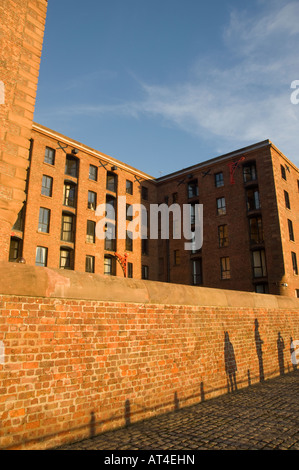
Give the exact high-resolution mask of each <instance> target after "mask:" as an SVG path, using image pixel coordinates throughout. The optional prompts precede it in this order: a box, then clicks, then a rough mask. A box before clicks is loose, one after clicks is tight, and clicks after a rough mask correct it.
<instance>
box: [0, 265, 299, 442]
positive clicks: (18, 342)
mask: <svg viewBox="0 0 299 470" xmlns="http://www.w3.org/2000/svg"><path fill="white" fill-rule="evenodd" d="M4 270H5V273H6V275H5V276H4ZM0 271H1V278H2V279H3V282H2V283H1V286H0V306H1V318H0V325H1V326H0V340H1V341H2V342H3V345H4V348H5V354H4V358H5V361H4V364H2V365H0V390H1V393H0V415H1V424H2V426H1V431H0V443H1V444H0V446H1V448H2V449H7V448H13V449H23V448H31V449H43V448H49V447H53V446H55V445H59V444H61V443H65V442H70V441H72V440H77V439H82V438H85V437H89V436H90V435H94V434H96V433H100V432H103V431H105V430H108V429H112V428H115V427H118V426H123V425H125V424H128V423H129V422H135V421H137V420H141V419H145V418H149V417H150V416H153V415H156V414H160V413H163V412H167V411H170V410H174V409H177V408H178V407H183V406H187V405H190V404H193V403H197V402H200V401H202V400H206V399H209V398H212V397H215V396H217V395H220V394H224V393H228V391H231V388H230V387H231V386H232V387H233V389H234V387H235V384H236V386H237V388H242V387H247V386H249V385H253V384H254V383H256V382H259V381H260V380H261V379H263V378H264V379H265V380H267V379H269V378H271V377H274V376H276V375H279V374H280V373H287V372H288V371H290V370H292V369H293V367H294V366H293V364H292V362H291V352H290V344H291V341H292V339H293V340H297V339H299V308H298V307H299V300H297V299H292V298H288V297H283V296H279V297H276V296H271V295H267V296H265V295H259V294H252V293H247V292H234V291H224V290H214V289H206V288H199V287H191V286H182V285H181V286H178V285H172V286H170V285H168V284H164V283H155V282H150V281H140V280H129V279H122V278H114V279H111V278H109V279H107V278H105V277H103V276H100V275H88V274H80V273H76V272H67V273H66V272H61V271H59V270H52V269H48V268H35V267H30V266H27V265H19V264H14V263H11V264H9V265H7V264H4V263H2V264H1V263H0ZM282 341H283V343H282ZM234 376H235V379H236V382H235V381H234ZM231 384H232V385H231Z"/></svg>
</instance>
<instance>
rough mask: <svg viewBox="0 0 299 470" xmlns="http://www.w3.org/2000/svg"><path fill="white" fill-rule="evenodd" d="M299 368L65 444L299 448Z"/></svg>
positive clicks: (115, 447)
mask: <svg viewBox="0 0 299 470" xmlns="http://www.w3.org/2000/svg"><path fill="white" fill-rule="evenodd" d="M298 405H299V371H298V370H297V371H294V372H291V373H289V374H287V375H284V376H282V377H278V378H276V379H272V380H268V381H265V382H263V383H261V384H257V385H253V386H251V387H249V388H247V389H243V390H238V391H237V392H234V393H232V394H229V395H222V396H220V397H218V398H213V399H211V400H207V401H205V402H203V403H199V404H198V405H193V406H191V407H188V408H181V409H179V410H176V411H174V412H172V413H169V414H167V415H163V416H158V417H154V418H151V419H148V420H146V421H144V422H140V423H134V424H131V425H130V426H127V427H126V428H122V429H117V430H114V431H109V432H105V433H103V434H101V435H99V436H96V437H93V438H90V439H86V440H84V441H81V442H77V443H73V444H69V445H64V446H62V447H58V448H56V449H58V450H59V449H61V450H77V449H92V450H111V449H113V450H125V449H126V450H157V449H159V450H170V449H171V450H208V449H213V450H215V449H216V450H221V449H227V450H246V449H249V450H258V449H263V450H273V449H277V450H288V449H290V450H299V431H298V429H299V406H298Z"/></svg>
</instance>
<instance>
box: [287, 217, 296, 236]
mask: <svg viewBox="0 0 299 470" xmlns="http://www.w3.org/2000/svg"><path fill="white" fill-rule="evenodd" d="M288 228H289V237H290V240H291V241H292V242H294V241H295V238H294V229H293V222H292V221H291V220H289V219H288Z"/></svg>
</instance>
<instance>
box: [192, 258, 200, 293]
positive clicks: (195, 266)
mask: <svg viewBox="0 0 299 470" xmlns="http://www.w3.org/2000/svg"><path fill="white" fill-rule="evenodd" d="M192 284H193V285H194V286H200V285H201V284H202V260H201V258H199V259H194V260H192Z"/></svg>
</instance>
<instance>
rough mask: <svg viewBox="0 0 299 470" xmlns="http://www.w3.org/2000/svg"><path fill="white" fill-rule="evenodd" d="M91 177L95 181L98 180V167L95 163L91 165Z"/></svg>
mask: <svg viewBox="0 0 299 470" xmlns="http://www.w3.org/2000/svg"><path fill="white" fill-rule="evenodd" d="M89 179H90V180H93V181H98V167H96V166H94V165H89Z"/></svg>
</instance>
